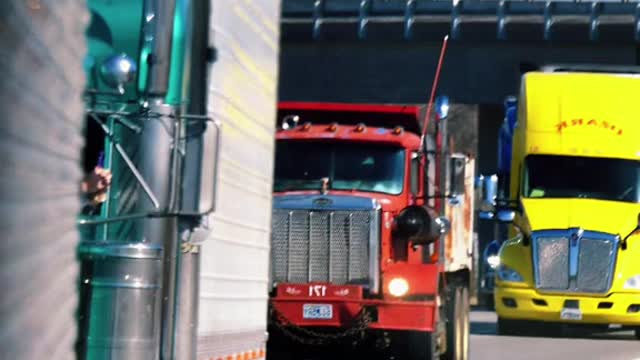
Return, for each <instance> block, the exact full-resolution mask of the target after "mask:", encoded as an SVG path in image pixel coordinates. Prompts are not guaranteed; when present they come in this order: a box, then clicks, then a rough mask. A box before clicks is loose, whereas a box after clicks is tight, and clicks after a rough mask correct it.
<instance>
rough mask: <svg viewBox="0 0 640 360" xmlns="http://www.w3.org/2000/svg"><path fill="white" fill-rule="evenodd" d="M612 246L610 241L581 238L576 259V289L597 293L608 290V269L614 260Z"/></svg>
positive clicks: (611, 266) (609, 272)
mask: <svg viewBox="0 0 640 360" xmlns="http://www.w3.org/2000/svg"><path fill="white" fill-rule="evenodd" d="M613 246H614V243H613V242H612V241H602V240H597V239H589V238H582V240H581V241H580V255H579V258H578V276H577V283H578V289H581V290H582V291H585V292H598V293H600V292H606V291H607V290H609V282H610V277H611V271H610V269H611V268H613V265H614V262H613V261H614V259H615V254H614V250H615V248H614V247H613ZM603 275H607V276H603Z"/></svg>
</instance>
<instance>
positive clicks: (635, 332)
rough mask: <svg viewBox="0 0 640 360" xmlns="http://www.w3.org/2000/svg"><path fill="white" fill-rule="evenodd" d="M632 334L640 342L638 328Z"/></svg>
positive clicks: (639, 330) (639, 329) (639, 328)
mask: <svg viewBox="0 0 640 360" xmlns="http://www.w3.org/2000/svg"><path fill="white" fill-rule="evenodd" d="M633 334H634V335H635V337H636V339H638V340H640V327H637V328H635V330H634V331H633Z"/></svg>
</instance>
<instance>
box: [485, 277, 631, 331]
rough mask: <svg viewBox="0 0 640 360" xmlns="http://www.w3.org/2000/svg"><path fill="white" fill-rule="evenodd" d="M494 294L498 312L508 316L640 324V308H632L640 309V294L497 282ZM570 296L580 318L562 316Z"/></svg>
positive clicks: (546, 319)
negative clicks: (547, 289) (580, 292)
mask: <svg viewBox="0 0 640 360" xmlns="http://www.w3.org/2000/svg"><path fill="white" fill-rule="evenodd" d="M494 294H495V295H494V296H495V309H496V313H497V314H498V316H499V317H501V318H505V319H513V320H534V321H546V322H562V323H581V324H601V325H605V324H618V325H623V326H640V311H637V310H636V311H632V312H630V309H632V310H633V309H634V308H636V309H638V310H640V294H631V293H612V294H610V295H609V296H606V297H589V296H573V295H570V294H566V295H564V294H563V295H557V294H554V295H549V294H541V293H538V292H537V291H536V290H534V289H528V288H509V287H502V286H497V287H496V288H495V292H494ZM567 300H569V301H570V302H571V303H573V304H572V305H570V306H575V305H576V301H577V305H578V308H579V313H580V315H581V318H580V319H575V320H568V319H563V318H562V317H561V313H562V312H563V309H565V304H566V301H567ZM571 300H573V301H571ZM508 305H509V306H508Z"/></svg>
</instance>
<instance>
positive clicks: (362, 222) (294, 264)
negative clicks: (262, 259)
mask: <svg viewBox="0 0 640 360" xmlns="http://www.w3.org/2000/svg"><path fill="white" fill-rule="evenodd" d="M374 214H375V212H372V211H344V210H340V211H330V210H299V209H296V210H289V209H276V210H274V212H273V217H272V242H271V256H272V279H273V281H274V282H279V283H282V282H287V283H309V282H328V283H332V284H336V285H344V284H363V285H364V284H369V282H370V275H369V274H370V261H369V258H370V246H371V240H374V241H376V242H377V241H378V239H371V237H372V235H371V234H372V233H374V234H375V233H376V232H375V231H373V232H372V229H371V228H372V226H377V225H376V224H375V223H376V222H375V221H374V222H373V224H372V221H371V220H372V218H373V216H374Z"/></svg>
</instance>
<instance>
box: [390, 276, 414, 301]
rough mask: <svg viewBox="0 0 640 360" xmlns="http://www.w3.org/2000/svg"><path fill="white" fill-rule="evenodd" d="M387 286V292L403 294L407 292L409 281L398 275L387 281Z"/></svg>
mask: <svg viewBox="0 0 640 360" xmlns="http://www.w3.org/2000/svg"><path fill="white" fill-rule="evenodd" d="M387 287H388V289H389V294H391V295H393V296H395V297H401V296H405V295H406V294H407V293H408V292H409V282H408V281H407V280H406V279H403V278H400V277H398V278H395V279H392V280H391V281H389V285H388V286H387Z"/></svg>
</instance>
